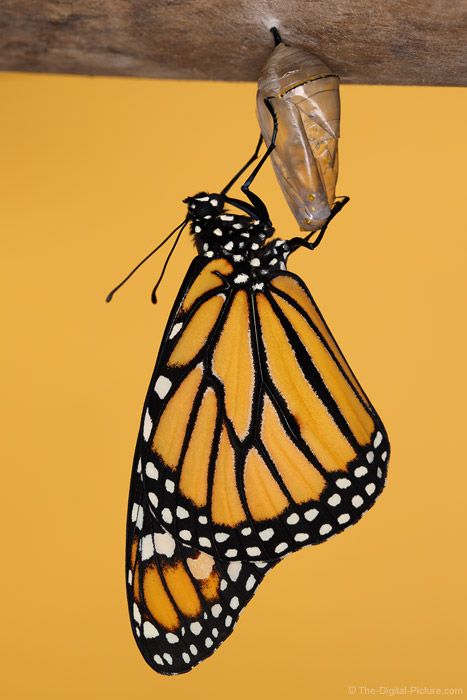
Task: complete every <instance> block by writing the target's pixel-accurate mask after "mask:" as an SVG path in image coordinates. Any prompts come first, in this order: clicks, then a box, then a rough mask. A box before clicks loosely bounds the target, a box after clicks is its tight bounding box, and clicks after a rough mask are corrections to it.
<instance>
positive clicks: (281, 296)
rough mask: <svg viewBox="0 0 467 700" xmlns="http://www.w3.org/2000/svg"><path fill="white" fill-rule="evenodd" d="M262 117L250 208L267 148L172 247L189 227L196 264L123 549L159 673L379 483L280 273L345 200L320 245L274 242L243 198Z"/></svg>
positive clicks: (335, 380)
mask: <svg viewBox="0 0 467 700" xmlns="http://www.w3.org/2000/svg"><path fill="white" fill-rule="evenodd" d="M266 105H267V108H268V109H269V110H270V112H271V114H272V117H273V122H274V129H273V133H272V137H271V144H270V146H269V148H268V150H267V152H266V154H265V155H264V156H263V158H262V159H261V161H260V163H259V164H258V165H257V167H256V168H255V170H254V171H253V173H252V174H251V175H250V177H249V178H248V180H247V182H246V183H245V185H243V187H242V190H243V191H244V192H245V194H246V195H247V196H248V198H249V200H250V202H249V203H248V202H244V201H241V200H237V199H232V198H230V197H229V196H228V195H227V192H228V190H229V189H230V187H231V186H232V184H233V183H234V182H235V181H236V179H237V178H238V177H239V175H240V174H241V173H242V172H243V171H244V170H245V169H246V167H247V166H248V165H249V164H250V163H251V162H252V161H253V160H254V159H255V158H256V157H257V155H258V151H259V147H260V144H261V138H260V142H259V144H258V147H257V149H256V151H255V154H254V155H253V157H252V158H251V159H250V161H249V162H248V163H247V165H246V166H244V168H242V169H241V171H240V172H239V173H238V174H237V175H236V176H235V177H234V178H233V180H232V181H231V182H230V183H229V184H228V186H227V187H226V188H224V190H223V191H222V192H221V193H219V194H208V193H206V192H201V193H199V194H197V195H195V196H194V197H188V198H187V199H186V200H185V202H186V203H187V204H188V214H187V217H186V219H185V220H184V222H183V223H182V224H181V225H180V226H179V227H177V229H175V231H174V232H172V234H171V235H173V234H174V233H175V232H176V231H177V230H178V231H179V232H178V235H177V238H176V241H175V243H176V242H177V240H178V238H179V237H180V235H181V233H182V231H183V230H184V228H185V226H186V225H187V224H188V223H190V227H191V234H192V236H193V239H194V243H195V245H196V248H197V251H198V255H197V256H196V257H195V258H194V260H193V261H192V263H191V265H190V267H189V269H188V272H187V273H186V276H185V279H184V281H183V283H182V285H181V288H180V291H179V294H178V296H177V299H176V300H175V303H174V306H173V309H172V312H171V314H170V317H169V320H168V323H167V326H166V329H165V332H164V336H163V340H162V344H161V348H160V351H159V356H158V359H157V362H156V367H155V370H154V373H153V376H152V379H151V382H150V385H149V389H148V394H147V397H146V401H145V404H144V407H143V415H142V420H141V425H140V430H139V435H138V440H137V445H136V451H135V458H134V464H133V471H132V477H131V485H130V497H129V508H128V521H127V551H126V577H127V593H128V603H129V609H130V616H131V621H132V628H133V632H134V635H135V639H136V641H137V644H138V646H139V648H140V650H141V652H142V654H143V656H144V658H145V660H146V661H147V662H148V663H149V664H150V665H151V667H152V668H154V669H155V670H156V671H158V672H160V673H163V674H167V675H173V674H177V673H184V672H186V671H189V670H190V669H191V668H193V667H194V666H195V665H196V664H197V663H199V662H200V661H202V660H203V659H205V658H206V657H207V656H210V655H211V654H212V653H213V652H214V650H215V649H216V648H217V647H218V646H219V644H220V643H221V642H222V641H224V640H225V639H226V638H227V637H228V635H229V634H230V633H231V631H232V629H233V627H234V625H235V622H236V620H237V619H238V616H239V614H240V612H241V611H242V609H243V608H244V607H245V605H246V604H247V603H248V601H249V600H250V599H251V597H252V595H253V593H254V591H255V590H256V588H257V586H258V585H259V583H260V582H261V580H262V578H263V577H264V576H265V574H266V573H267V572H268V571H269V570H270V569H271V568H272V567H273V566H275V564H276V563H277V562H278V561H279V560H280V559H281V558H283V557H284V556H286V555H287V554H289V553H290V552H293V551H296V550H298V549H300V548H302V547H305V546H308V545H311V544H318V543H320V542H324V541H325V540H327V539H329V538H330V537H332V536H333V535H335V534H337V533H339V532H341V531H342V530H344V529H346V528H347V527H349V526H350V525H352V524H353V523H355V522H356V521H357V520H359V519H360V517H361V516H362V514H363V513H364V512H365V511H366V510H368V509H369V508H370V507H371V506H372V505H373V504H374V502H375V500H376V498H377V497H378V496H379V494H380V493H381V491H382V489H383V486H384V483H385V479H386V472H387V463H388V458H389V443H388V439H387V435H386V431H385V429H384V427H383V425H382V423H381V420H380V419H379V417H378V415H377V414H376V412H375V410H374V408H373V407H372V405H371V403H370V401H369V400H368V398H367V396H366V394H365V393H364V391H363V389H362V388H361V386H360V384H359V383H358V381H357V379H356V378H355V376H354V375H353V373H352V371H351V369H350V367H349V366H348V364H347V362H346V360H345V359H344V356H343V355H342V353H341V351H340V349H339V348H338V346H337V343H336V341H335V340H334V338H333V336H332V334H331V332H330V330H329V328H328V326H327V325H326V323H325V321H324V319H323V317H322V316H321V314H320V312H319V310H318V307H317V306H316V304H315V302H314V300H313V298H312V297H311V295H310V293H309V291H308V289H307V288H306V286H305V284H304V282H303V281H302V280H301V279H300V278H299V277H298V276H297V275H295V274H293V273H290V272H288V271H287V269H286V264H287V259H288V257H289V255H290V254H291V253H293V252H294V251H296V250H297V249H298V248H299V247H307V248H309V249H311V250H312V249H313V248H314V247H316V245H317V243H318V242H319V241H320V240H321V238H322V234H323V232H324V230H325V228H326V226H327V223H328V222H329V220H330V219H331V218H332V216H333V215H334V214H335V213H337V211H338V210H339V208H340V207H341V206H342V205H343V204H344V203H345V202H342V203H339V206H334V208H333V210H332V212H331V214H330V216H329V218H328V220H327V221H326V223H325V225H324V226H323V228H322V229H321V231H320V232H319V235H318V237H317V238H316V239H315V241H314V242H310V241H309V240H308V238H309V237H307V238H299V237H298V238H292V239H289V240H282V239H278V238H272V236H273V233H274V229H273V227H272V225H271V222H270V219H269V215H268V212H267V209H266V206H265V205H264V203H263V202H262V201H261V199H260V198H259V197H258V196H257V195H256V194H254V193H253V192H250V190H249V186H250V184H251V182H252V180H253V179H254V177H255V176H256V174H257V172H258V171H259V169H260V168H261V166H262V164H263V163H264V161H265V160H266V158H267V157H268V156H269V155H270V154H271V152H272V150H273V148H274V145H275V137H276V134H277V119H276V115H275V113H274V110H273V108H272V107H271V105H270V104H269V105H268V103H266ZM229 204H230V205H233V206H235V207H237V208H238V209H240V210H241V211H242V212H243V213H242V214H232V213H230V212H229V211H228V210H227V208H226V205H229ZM172 250H173V248H172ZM169 257H170V254H169ZM119 286H120V285H119ZM156 287H157V285H156ZM109 297H111V295H109Z"/></svg>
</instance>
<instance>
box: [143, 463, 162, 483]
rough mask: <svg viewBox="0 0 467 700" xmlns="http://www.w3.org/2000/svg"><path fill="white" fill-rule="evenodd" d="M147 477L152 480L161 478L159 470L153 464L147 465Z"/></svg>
mask: <svg viewBox="0 0 467 700" xmlns="http://www.w3.org/2000/svg"><path fill="white" fill-rule="evenodd" d="M146 476H148V477H149V478H150V479H157V478H158V477H159V470H158V469H157V467H155V466H154V464H153V463H152V462H148V463H147V464H146Z"/></svg>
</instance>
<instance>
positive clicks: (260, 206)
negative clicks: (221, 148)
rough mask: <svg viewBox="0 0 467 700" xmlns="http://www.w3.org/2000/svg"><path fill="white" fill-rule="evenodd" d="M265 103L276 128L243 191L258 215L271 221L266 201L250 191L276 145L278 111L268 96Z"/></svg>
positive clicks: (243, 186) (263, 219) (264, 219)
mask: <svg viewBox="0 0 467 700" xmlns="http://www.w3.org/2000/svg"><path fill="white" fill-rule="evenodd" d="M264 104H265V105H266V107H267V108H268V110H269V112H270V113H271V116H272V120H273V124H274V128H273V131H272V137H271V143H270V144H269V147H268V149H267V151H266V153H265V154H264V155H263V157H262V158H261V160H260V161H259V163H258V165H257V166H256V168H255V169H254V170H253V172H252V173H251V175H250V176H249V177H248V179H247V180H246V182H245V183H244V184H243V185H242V192H244V193H245V194H246V196H247V197H248V199H249V200H250V202H251V203H252V204H253V207H254V209H255V211H256V212H257V215H258V217H259V219H260V220H261V221H266V222H267V221H270V218H269V214H268V210H267V208H266V205H265V204H264V202H263V201H262V199H260V198H259V197H258V195H257V194H255V193H254V192H251V191H250V185H251V183H252V182H253V180H254V179H255V177H256V176H257V174H258V173H259V171H260V170H261V168H262V167H263V165H264V163H265V162H266V161H267V159H268V158H269V156H270V155H271V153H272V152H273V150H274V149H275V147H276V137H277V116H276V113H275V111H274V107H273V106H272V103H271V101H270V100H269V99H268V98H266V99H265V100H264Z"/></svg>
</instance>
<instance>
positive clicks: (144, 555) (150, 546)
mask: <svg viewBox="0 0 467 700" xmlns="http://www.w3.org/2000/svg"><path fill="white" fill-rule="evenodd" d="M153 554H154V541H153V538H152V535H145V536H144V537H143V538H142V540H141V559H142V560H143V561H145V560H146V559H150V558H151V557H152V555H153Z"/></svg>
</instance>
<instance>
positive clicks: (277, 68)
mask: <svg viewBox="0 0 467 700" xmlns="http://www.w3.org/2000/svg"><path fill="white" fill-rule="evenodd" d="M265 98H267V99H269V101H270V103H271V104H272V107H273V108H274V111H275V113H276V116H277V121H278V131H277V142H276V148H275V150H274V151H273V152H272V154H271V160H272V163H273V166H274V169H275V171H276V175H277V179H278V180H279V184H280V186H281V188H282V191H283V192H284V195H285V198H286V200H287V202H288V204H289V206H290V208H291V210H292V212H293V215H294V216H295V218H296V219H297V221H298V223H299V225H300V227H301V228H302V229H303V230H305V231H317V230H318V229H320V228H321V227H322V226H323V225H324V223H325V222H326V219H327V218H328V217H329V215H330V213H331V209H332V206H333V204H334V199H335V190H336V181H337V172H338V156H337V144H338V139H339V124H340V100H339V78H338V76H337V75H334V74H333V73H332V72H331V71H330V69H329V68H328V67H327V66H326V65H325V64H324V63H323V62H322V61H320V59H319V58H317V57H316V56H314V55H313V54H311V53H309V52H308V51H304V50H303V49H299V48H293V47H291V46H286V45H285V44H283V43H280V44H278V45H277V46H276V48H275V49H274V51H273V52H272V54H271V56H270V57H269V58H268V60H267V61H266V63H265V65H264V66H263V69H262V71H261V74H260V76H259V80H258V93H257V116H258V121H259V124H260V128H261V132H262V134H263V138H264V140H265V142H266V144H267V145H269V144H270V142H271V136H272V129H273V122H272V118H271V114H270V113H269V111H268V109H267V108H266V105H265V104H264V100H265Z"/></svg>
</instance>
